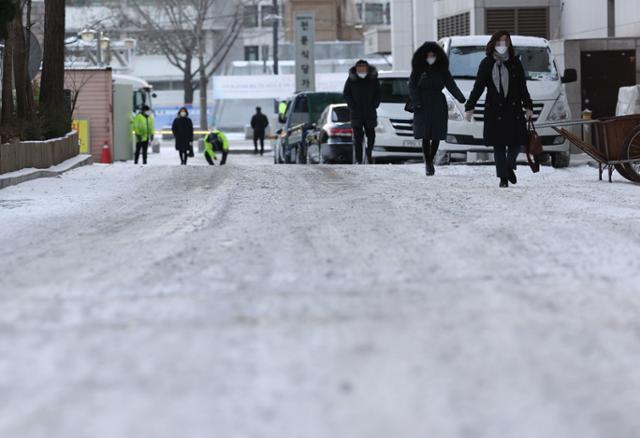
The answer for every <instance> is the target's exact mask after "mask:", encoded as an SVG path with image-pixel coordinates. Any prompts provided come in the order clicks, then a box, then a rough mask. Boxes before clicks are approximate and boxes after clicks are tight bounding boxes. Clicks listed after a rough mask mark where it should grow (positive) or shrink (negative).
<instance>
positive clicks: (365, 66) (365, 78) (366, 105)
mask: <svg viewBox="0 0 640 438" xmlns="http://www.w3.org/2000/svg"><path fill="white" fill-rule="evenodd" d="M343 95H344V99H345V100H346V101H347V105H348V106H349V109H350V110H351V127H352V129H353V146H354V148H355V153H356V162H357V163H359V164H362V158H363V157H362V148H363V143H364V137H365V135H366V136H367V152H366V156H367V162H368V163H371V162H372V161H373V160H372V158H371V153H372V152H373V146H374V144H375V141H376V126H377V125H378V114H377V111H376V110H377V108H378V107H379V106H380V82H378V70H377V69H376V68H375V67H374V66H373V65H369V63H368V62H367V61H365V60H363V59H361V60H359V61H358V62H356V65H354V66H353V67H352V68H351V69H350V70H349V78H348V79H347V82H346V83H345V85H344V91H343Z"/></svg>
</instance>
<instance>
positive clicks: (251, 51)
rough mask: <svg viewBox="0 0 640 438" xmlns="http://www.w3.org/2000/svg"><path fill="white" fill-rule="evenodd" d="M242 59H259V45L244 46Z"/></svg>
mask: <svg viewBox="0 0 640 438" xmlns="http://www.w3.org/2000/svg"><path fill="white" fill-rule="evenodd" d="M244 60H245V61H259V60H260V46H244Z"/></svg>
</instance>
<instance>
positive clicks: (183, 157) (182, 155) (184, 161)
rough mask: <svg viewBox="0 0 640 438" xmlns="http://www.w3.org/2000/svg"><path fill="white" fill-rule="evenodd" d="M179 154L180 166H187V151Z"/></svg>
mask: <svg viewBox="0 0 640 438" xmlns="http://www.w3.org/2000/svg"><path fill="white" fill-rule="evenodd" d="M179 152H180V164H184V165H186V164H187V160H188V159H189V151H184V152H182V151H179Z"/></svg>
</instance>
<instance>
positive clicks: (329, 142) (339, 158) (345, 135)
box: [307, 103, 355, 164]
mask: <svg viewBox="0 0 640 438" xmlns="http://www.w3.org/2000/svg"><path fill="white" fill-rule="evenodd" d="M354 157H355V154H354V150H353V130H352V129H351V112H350V111H349V107H348V106H347V105H346V104H344V103H339V104H333V105H329V106H328V107H327V108H325V110H324V111H323V112H322V115H321V116H320V119H318V122H317V124H316V129H315V130H313V131H312V132H311V133H309V135H308V136H307V163H319V164H322V163H340V164H353V162H354Z"/></svg>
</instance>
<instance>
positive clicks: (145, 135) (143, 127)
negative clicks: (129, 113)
mask: <svg viewBox="0 0 640 438" xmlns="http://www.w3.org/2000/svg"><path fill="white" fill-rule="evenodd" d="M155 131H156V129H155V120H154V118H153V114H152V113H151V108H149V106H148V105H144V106H143V107H142V109H141V111H140V112H139V113H138V114H137V115H136V116H135V117H134V118H133V132H134V134H135V135H136V153H135V161H134V162H135V164H138V160H139V159H140V154H141V153H142V164H147V151H148V149H149V143H151V142H153V136H154V134H155Z"/></svg>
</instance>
